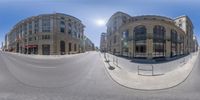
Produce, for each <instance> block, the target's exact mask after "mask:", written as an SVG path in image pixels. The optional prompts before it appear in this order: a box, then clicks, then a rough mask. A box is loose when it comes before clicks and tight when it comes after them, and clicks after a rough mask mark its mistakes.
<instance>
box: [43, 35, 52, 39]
mask: <svg viewBox="0 0 200 100" xmlns="http://www.w3.org/2000/svg"><path fill="white" fill-rule="evenodd" d="M48 39H50V35H42V40H48Z"/></svg>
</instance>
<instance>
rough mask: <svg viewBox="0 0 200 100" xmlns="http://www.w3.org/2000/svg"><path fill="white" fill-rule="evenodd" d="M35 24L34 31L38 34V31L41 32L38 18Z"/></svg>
mask: <svg viewBox="0 0 200 100" xmlns="http://www.w3.org/2000/svg"><path fill="white" fill-rule="evenodd" d="M34 24H35V25H34V26H35V29H34V31H35V34H36V33H38V32H39V21H38V20H36V21H35V23H34Z"/></svg>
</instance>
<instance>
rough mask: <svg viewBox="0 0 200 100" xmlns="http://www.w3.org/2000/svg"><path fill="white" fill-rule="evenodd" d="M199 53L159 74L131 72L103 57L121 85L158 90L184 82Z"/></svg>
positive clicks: (110, 73) (110, 72) (114, 77)
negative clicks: (174, 67) (150, 74)
mask: <svg viewBox="0 0 200 100" xmlns="http://www.w3.org/2000/svg"><path fill="white" fill-rule="evenodd" d="M198 54H199V52H197V53H193V54H191V56H190V57H191V58H190V59H189V60H188V61H186V63H185V64H183V65H180V66H178V67H177V68H176V69H174V70H171V71H169V72H166V73H165V74H163V75H158V76H143V75H138V73H136V72H131V71H130V70H127V69H125V68H124V67H121V66H120V65H118V66H116V64H113V62H112V60H111V61H110V62H105V61H106V59H105V58H104V55H103V54H102V58H103V61H104V64H105V67H106V69H107V71H108V73H109V75H110V76H111V78H112V79H113V80H114V81H116V82H117V83H119V84H120V85H122V86H125V87H128V88H134V89H140V90H157V89H166V88H171V87H174V86H176V85H178V84H180V83H182V82H184V80H186V79H187V77H188V76H189V74H190V73H191V71H192V69H193V66H194V64H195V62H196V60H197V56H198Z"/></svg>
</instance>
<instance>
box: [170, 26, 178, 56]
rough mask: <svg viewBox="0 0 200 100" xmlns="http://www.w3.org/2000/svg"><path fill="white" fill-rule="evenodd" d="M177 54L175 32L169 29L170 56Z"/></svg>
mask: <svg viewBox="0 0 200 100" xmlns="http://www.w3.org/2000/svg"><path fill="white" fill-rule="evenodd" d="M176 55H177V32H176V30H171V57H173V56H176Z"/></svg>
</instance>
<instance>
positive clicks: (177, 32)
mask: <svg viewBox="0 0 200 100" xmlns="http://www.w3.org/2000/svg"><path fill="white" fill-rule="evenodd" d="M193 42H194V41H193V25H192V22H191V20H190V19H189V17H187V16H180V17H177V18H175V19H171V18H168V17H163V16H156V15H143V16H133V17H132V16H130V15H128V14H125V13H123V12H116V13H115V14H113V15H112V16H111V18H110V19H109V21H108V22H107V49H108V52H110V53H112V54H115V55H121V56H128V57H135V58H145V59H154V58H171V57H175V56H179V55H184V54H189V53H190V52H192V51H193V47H194V46H193Z"/></svg>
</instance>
